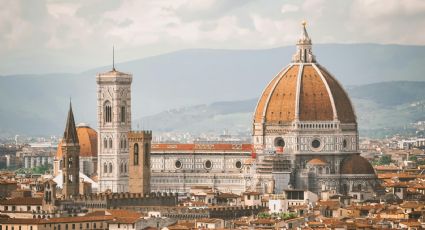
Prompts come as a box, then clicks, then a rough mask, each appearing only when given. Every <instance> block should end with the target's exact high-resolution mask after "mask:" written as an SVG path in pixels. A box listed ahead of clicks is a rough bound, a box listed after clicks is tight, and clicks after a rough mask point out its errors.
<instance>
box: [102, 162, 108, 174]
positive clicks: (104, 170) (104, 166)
mask: <svg viewBox="0 0 425 230" xmlns="http://www.w3.org/2000/svg"><path fill="white" fill-rule="evenodd" d="M103 173H108V165H107V164H106V163H104V164H103Z"/></svg>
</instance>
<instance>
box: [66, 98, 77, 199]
mask: <svg viewBox="0 0 425 230" xmlns="http://www.w3.org/2000/svg"><path fill="white" fill-rule="evenodd" d="M62 154H63V160H62V174H63V191H62V194H63V195H64V196H65V198H70V197H71V196H76V195H78V194H79V192H80V176H79V173H80V163H79V156H80V143H79V141H78V135H77V129H76V128H75V121H74V114H73V112H72V106H71V103H70V104H69V112H68V118H67V120H66V127H65V132H64V134H63V139H62Z"/></svg>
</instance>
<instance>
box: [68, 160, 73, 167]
mask: <svg viewBox="0 0 425 230" xmlns="http://www.w3.org/2000/svg"><path fill="white" fill-rule="evenodd" d="M71 167H72V157H68V168H71Z"/></svg>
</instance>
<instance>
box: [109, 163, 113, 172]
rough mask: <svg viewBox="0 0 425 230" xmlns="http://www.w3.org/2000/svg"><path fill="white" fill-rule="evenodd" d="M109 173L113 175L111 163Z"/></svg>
mask: <svg viewBox="0 0 425 230" xmlns="http://www.w3.org/2000/svg"><path fill="white" fill-rule="evenodd" d="M109 173H112V163H109Z"/></svg>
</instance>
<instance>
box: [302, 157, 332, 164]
mask: <svg viewBox="0 0 425 230" xmlns="http://www.w3.org/2000/svg"><path fill="white" fill-rule="evenodd" d="M307 164H309V165H327V164H328V163H327V162H326V161H324V160H322V159H320V158H313V159H311V160H310V161H308V162H307Z"/></svg>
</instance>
